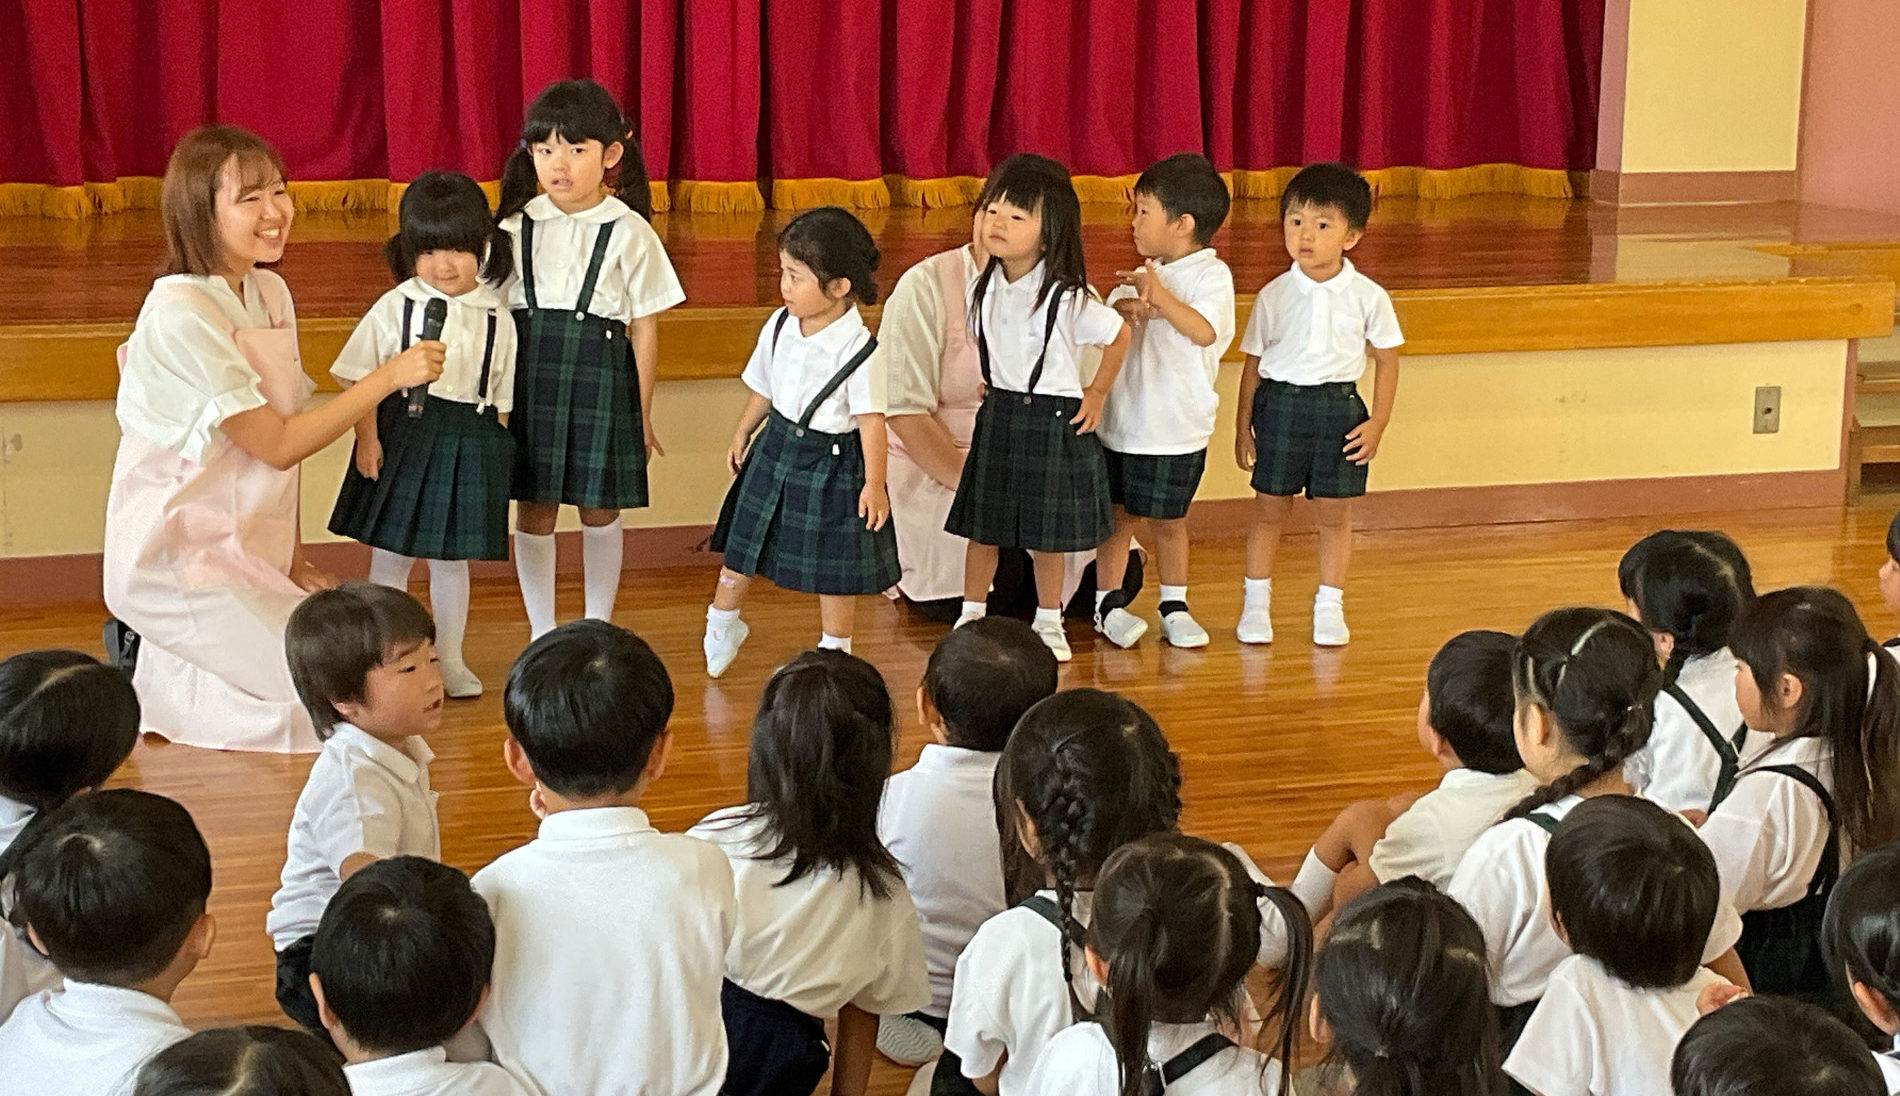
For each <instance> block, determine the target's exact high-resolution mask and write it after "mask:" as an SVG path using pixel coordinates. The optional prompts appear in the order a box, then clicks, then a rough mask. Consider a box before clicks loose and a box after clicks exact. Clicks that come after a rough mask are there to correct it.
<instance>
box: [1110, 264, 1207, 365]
mask: <svg viewBox="0 0 1900 1096" xmlns="http://www.w3.org/2000/svg"><path fill="white" fill-rule="evenodd" d="M1192 290H1193V292H1192V293H1190V294H1189V295H1188V296H1187V297H1185V298H1183V302H1184V303H1185V304H1186V305H1187V306H1188V307H1189V308H1192V309H1193V310H1194V311H1196V312H1198V313H1200V314H1201V318H1202V319H1204V320H1206V321H1207V322H1208V324H1209V326H1211V327H1213V329H1214V342H1213V345H1211V346H1209V347H1208V349H1209V350H1212V351H1216V352H1218V353H1221V354H1225V353H1227V348H1228V347H1229V346H1232V345H1233V343H1234V272H1233V271H1232V270H1229V269H1228V268H1227V264H1226V263H1218V262H1217V263H1214V264H1213V265H1212V267H1211V268H1210V269H1209V270H1208V271H1207V272H1206V273H1204V274H1202V275H1201V277H1200V278H1198V279H1196V281H1195V283H1194V285H1193V286H1192ZM1113 299H1114V298H1113V295H1112V294H1111V295H1110V300H1113Z"/></svg>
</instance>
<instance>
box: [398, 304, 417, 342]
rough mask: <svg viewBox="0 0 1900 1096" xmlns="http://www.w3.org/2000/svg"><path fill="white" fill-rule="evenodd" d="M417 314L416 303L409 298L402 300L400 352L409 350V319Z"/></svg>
mask: <svg viewBox="0 0 1900 1096" xmlns="http://www.w3.org/2000/svg"><path fill="white" fill-rule="evenodd" d="M415 314H416V302H415V301H414V300H412V299H410V298H408V297H404V298H403V299H402V345H401V346H400V347H398V348H397V349H399V350H407V349H409V318H410V317H411V316H414V315H415Z"/></svg>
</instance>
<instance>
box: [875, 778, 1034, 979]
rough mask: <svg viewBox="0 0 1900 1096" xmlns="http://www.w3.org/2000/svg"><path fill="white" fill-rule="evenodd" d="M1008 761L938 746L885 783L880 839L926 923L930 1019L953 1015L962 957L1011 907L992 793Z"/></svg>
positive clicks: (925, 937)
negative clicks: (953, 993) (989, 923)
mask: <svg viewBox="0 0 1900 1096" xmlns="http://www.w3.org/2000/svg"><path fill="white" fill-rule="evenodd" d="M1002 756H1003V755H1002V754H1000V753H995V752H991V751H987V750H966V749H964V748H962V747H960V746H941V745H937V744H936V743H932V744H930V745H928V746H925V747H924V749H923V752H922V753H921V754H919V755H918V756H917V764H915V765H913V766H911V767H910V768H908V769H906V770H904V771H903V772H901V773H897V774H895V775H894V776H892V777H891V778H890V780H889V781H887V782H886V783H885V785H884V801H883V803H882V804H880V805H879V807H878V816H877V833H878V837H879V838H881V839H882V840H883V842H884V847H885V848H888V849H890V850H891V855H892V856H895V857H897V862H898V863H899V864H901V865H902V866H903V868H904V880H905V883H906V884H907V885H908V886H909V887H910V897H911V901H912V902H913V903H915V904H916V907H917V917H918V920H919V921H920V922H921V923H922V925H923V934H924V958H925V960H926V963H927V965H928V967H929V970H930V994H931V996H930V1005H929V1006H928V1008H927V1009H926V1010H925V1011H927V1012H929V1013H930V1014H931V1015H932V1016H948V1015H949V1014H950V990H951V987H952V985H953V984H954V983H955V981H956V970H957V956H959V955H962V954H963V949H964V948H965V947H966V946H968V945H969V943H970V938H971V937H972V936H975V935H976V930H977V928H978V927H979V926H980V925H982V924H983V922H985V921H987V920H989V919H990V918H992V917H994V916H996V915H997V914H999V913H1001V912H1003V909H1004V908H1005V906H1006V905H1007V902H1006V900H1005V898H1004V895H1003V860H1002V853H1001V851H1000V842H999V841H998V838H997V832H996V811H995V808H994V807H993V806H992V805H991V804H992V798H991V792H990V786H991V784H992V783H993V782H994V780H995V777H996V763H997V762H998V761H999V760H1001V758H1002Z"/></svg>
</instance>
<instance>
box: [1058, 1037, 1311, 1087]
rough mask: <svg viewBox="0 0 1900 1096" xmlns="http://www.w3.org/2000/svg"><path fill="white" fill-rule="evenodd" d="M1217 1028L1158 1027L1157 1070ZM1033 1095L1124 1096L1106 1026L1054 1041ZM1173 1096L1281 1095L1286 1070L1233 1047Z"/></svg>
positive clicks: (1153, 1055) (1153, 1049) (1153, 1042)
mask: <svg viewBox="0 0 1900 1096" xmlns="http://www.w3.org/2000/svg"><path fill="white" fill-rule="evenodd" d="M1216 1030H1217V1029H1216V1027H1215V1026H1214V1025H1213V1024H1205V1023H1204V1024H1155V1025H1154V1026H1153V1027H1151V1028H1149V1029H1148V1057H1149V1059H1150V1060H1151V1061H1153V1062H1154V1063H1155V1064H1156V1065H1157V1066H1160V1065H1162V1064H1164V1063H1166V1062H1167V1061H1168V1060H1169V1059H1170V1058H1173V1057H1174V1056H1175V1055H1177V1054H1180V1053H1181V1052H1182V1051H1185V1050H1187V1049H1188V1048H1189V1047H1191V1046H1193V1045H1194V1044H1195V1043H1197V1042H1200V1041H1201V1040H1202V1039H1203V1038H1205V1037H1207V1036H1209V1035H1212V1034H1214V1033H1215V1032H1216ZM1028 1091H1029V1092H1030V1093H1031V1096H1118V1094H1119V1093H1120V1092H1121V1067H1120V1065H1119V1064H1118V1063H1117V1062H1116V1061H1115V1048H1114V1046H1113V1045H1111V1044H1110V1043H1109V1041H1108V1033H1107V1032H1105V1031H1103V1030H1102V1025H1100V1024H1077V1025H1075V1026H1074V1027H1072V1028H1069V1029H1068V1030H1066V1031H1064V1032H1062V1033H1061V1034H1059V1035H1057V1036H1056V1037H1055V1038H1053V1039H1051V1040H1049V1045H1048V1047H1047V1048H1045V1049H1044V1050H1043V1052H1042V1057H1041V1058H1039V1059H1037V1061H1036V1068H1035V1071H1034V1072H1033V1073H1032V1074H1030V1078H1029V1088H1028ZM1167 1092H1168V1096H1279V1092H1280V1066H1279V1063H1277V1062H1275V1061H1274V1060H1273V1059H1272V1058H1269V1057H1267V1056H1266V1055H1264V1054H1261V1053H1260V1052H1258V1051H1256V1050H1253V1049H1251V1048H1249V1047H1238V1046H1236V1047H1228V1048H1227V1049H1225V1050H1222V1051H1220V1052H1219V1053H1217V1054H1215V1055H1214V1056H1213V1057H1211V1058H1209V1059H1207V1060H1206V1061H1204V1062H1202V1063H1201V1064H1200V1065H1198V1066H1196V1067H1195V1068H1194V1069H1193V1070H1191V1071H1189V1072H1188V1073H1186V1074H1184V1075H1183V1076H1182V1077H1181V1079H1180V1080H1178V1081H1176V1082H1174V1083H1173V1084H1171V1085H1169V1086H1168V1087H1167Z"/></svg>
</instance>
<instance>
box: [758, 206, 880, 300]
mask: <svg viewBox="0 0 1900 1096" xmlns="http://www.w3.org/2000/svg"><path fill="white" fill-rule="evenodd" d="M778 249H779V250H780V251H783V252H784V253H785V254H787V255H790V256H791V257H792V258H794V259H797V260H798V261H799V262H801V263H804V264H805V265H806V266H808V267H810V268H811V272H812V274H813V275H815V276H816V277H817V278H818V284H819V286H821V287H823V286H828V285H830V284H831V283H832V281H834V280H835V279H838V278H846V279H849V280H850V282H851V295H852V296H853V297H856V298H857V299H858V300H859V301H860V302H862V303H863V304H866V305H873V304H876V303H877V264H878V258H879V256H878V251H877V241H876V240H873V239H872V238H871V230H870V229H868V228H865V227H864V222H863V221H860V220H858V219H857V218H856V217H854V216H852V214H851V212H850V211H849V210H847V209H843V208H841V207H839V206H820V207H819V208H817V209H808V210H806V211H805V212H803V213H800V214H799V215H798V216H796V217H793V218H792V220H791V223H790V224H787V225H786V226H785V227H784V228H783V229H780V230H779V234H778Z"/></svg>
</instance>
